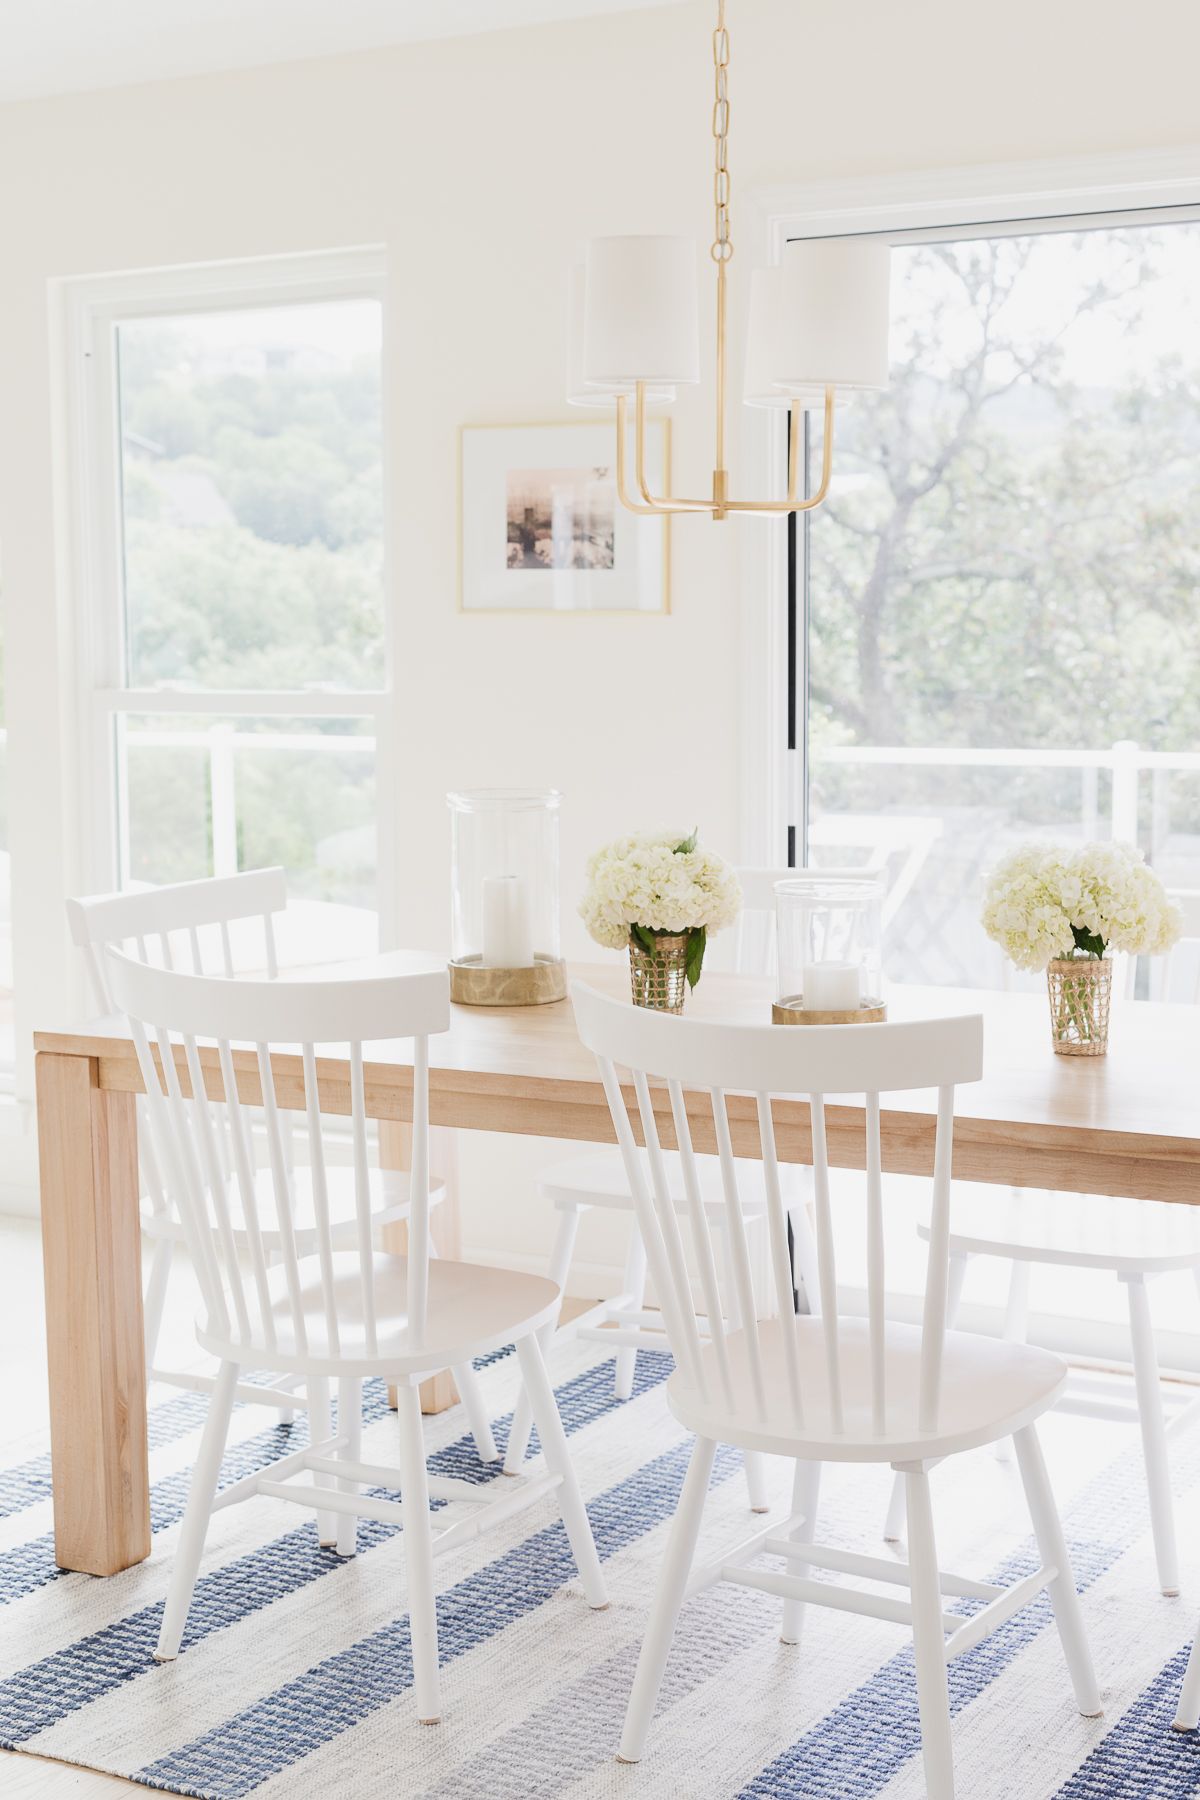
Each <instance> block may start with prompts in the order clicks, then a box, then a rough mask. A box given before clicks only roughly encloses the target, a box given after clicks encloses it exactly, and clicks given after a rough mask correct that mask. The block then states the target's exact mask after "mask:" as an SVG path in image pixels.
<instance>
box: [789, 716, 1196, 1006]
mask: <svg viewBox="0 0 1200 1800" xmlns="http://www.w3.org/2000/svg"><path fill="white" fill-rule="evenodd" d="M1005 770H1011V771H1019V770H1020V771H1027V772H1029V773H1031V774H1037V773H1046V774H1049V773H1052V772H1054V771H1060V772H1063V773H1064V774H1066V775H1067V776H1068V777H1069V776H1070V775H1071V774H1072V773H1074V774H1076V775H1077V777H1078V784H1079V785H1078V802H1077V806H1075V805H1073V803H1072V802H1071V800H1070V798H1069V795H1068V796H1067V797H1065V798H1064V800H1060V801H1059V802H1058V803H1056V804H1055V805H1054V806H1053V808H1052V809H1051V811H1050V813H1049V815H1048V816H1041V815H1040V814H1039V813H1038V811H1037V803H1036V801H1035V802H1034V803H1033V810H1032V811H1031V804H1030V797H1029V796H1028V795H1027V794H1026V795H1021V794H1017V795H1016V796H1013V797H1011V803H1010V795H1009V794H1008V793H1006V792H1005V791H1004V789H1003V788H1002V787H998V788H997V792H996V795H995V798H994V800H990V801H989V800H984V799H982V798H980V797H979V795H978V788H977V786H976V787H975V790H974V791H973V792H972V791H971V790H970V789H968V790H966V791H964V793H963V794H962V796H961V798H959V799H955V798H953V797H947V795H946V793H945V790H944V788H943V791H942V792H941V794H935V793H933V792H930V793H929V794H928V795H926V794H925V793H924V792H922V789H921V785H920V773H921V771H929V773H930V775H931V777H933V776H934V775H935V772H941V774H942V775H943V776H949V777H951V778H952V777H953V775H954V774H955V773H956V772H961V773H962V775H963V776H964V777H966V776H967V775H968V772H970V771H976V772H978V771H982V772H985V773H986V772H987V771H997V772H1002V771H1005ZM841 771H846V772H847V773H849V772H851V771H859V772H860V774H861V777H862V781H861V783H859V784H856V786H857V789H858V791H857V792H855V794H854V797H853V801H851V800H850V798H849V797H848V796H847V795H846V793H845V792H844V791H843V792H842V793H840V794H839V793H837V792H834V793H833V794H830V793H829V792H826V793H825V794H822V792H821V788H822V777H827V778H828V777H835V776H836V775H837V774H838V773H840V772H841ZM876 772H877V773H878V780H877V781H873V780H872V776H873V775H874V774H875V773H876ZM811 773H812V781H813V788H814V790H815V791H814V802H815V804H814V808H813V812H814V820H815V823H814V828H813V834H812V836H813V842H814V844H819V843H820V841H821V828H822V825H825V826H828V824H829V822H830V820H831V818H832V819H835V820H836V821H837V822H838V824H839V825H840V826H841V827H842V828H843V831H844V829H845V827H846V826H847V825H848V824H849V823H850V821H851V820H852V819H853V818H854V817H855V816H860V817H861V818H862V819H863V822H864V826H868V827H869V821H870V819H871V817H872V815H873V816H875V817H880V816H885V817H887V818H889V819H891V820H892V822H893V823H894V824H896V823H902V822H903V819H904V816H905V815H906V814H907V815H908V816H909V820H910V823H911V824H912V826H913V829H914V841H915V836H916V833H917V831H918V828H920V827H927V826H928V823H929V821H930V819H932V818H941V820H942V821H943V829H942V830H941V832H940V833H939V835H938V836H937V837H936V838H935V839H928V838H926V848H925V851H924V859H923V864H922V867H921V868H920V869H919V870H918V871H917V873H916V876H915V878H914V879H913V880H912V882H911V884H910V885H911V894H910V896H909V899H908V901H907V903H906V905H905V906H904V907H903V908H901V909H900V911H899V914H898V916H897V918H896V920H895V921H894V924H893V927H892V931H891V933H890V942H891V956H890V962H891V964H892V970H891V972H892V973H893V974H895V975H896V976H898V977H900V978H902V979H903V978H907V979H910V980H924V981H931V982H938V981H941V982H955V983H963V984H970V985H979V986H993V985H999V984H1000V982H1001V980H1002V979H1005V976H1004V971H1003V965H1002V963H1001V961H1000V958H999V953H998V952H997V951H995V950H994V947H993V946H991V945H990V944H989V943H988V941H987V939H986V938H985V937H984V934H983V932H982V930H981V928H980V925H979V909H980V902H981V899H982V881H983V876H984V873H985V872H986V869H987V868H988V867H989V866H990V865H991V864H992V863H993V862H995V861H996V860H997V859H998V858H999V856H1001V855H1002V854H1003V853H1004V851H1005V850H1006V849H1008V848H1010V847H1011V846H1012V845H1013V844H1015V843H1016V842H1019V841H1021V840H1022V839H1028V838H1031V837H1034V838H1046V837H1050V836H1052V835H1055V834H1057V835H1058V836H1060V837H1068V838H1075V837H1076V836H1077V837H1078V838H1079V839H1080V840H1084V841H1086V840H1090V839H1096V838H1101V839H1102V838H1107V837H1112V838H1120V839H1124V840H1126V841H1129V842H1133V843H1140V844H1141V845H1142V847H1143V849H1144V850H1145V851H1146V853H1147V857H1148V859H1149V861H1150V862H1151V863H1152V864H1153V865H1154V866H1155V867H1156V868H1158V869H1159V871H1160V873H1161V874H1162V875H1163V877H1164V879H1165V880H1166V881H1167V884H1168V886H1170V887H1175V888H1178V887H1184V888H1195V887H1197V886H1200V786H1193V787H1192V789H1191V792H1190V794H1189V798H1188V805H1187V808H1186V811H1187V815H1188V817H1187V818H1186V819H1185V820H1181V818H1180V812H1181V807H1180V805H1179V803H1178V800H1176V805H1175V822H1174V828H1173V821H1172V791H1171V784H1172V780H1173V778H1176V777H1185V778H1186V777H1191V778H1193V781H1195V778H1198V777H1200V752H1197V751H1176V750H1147V749H1143V748H1142V747H1141V746H1140V745H1139V744H1137V743H1136V742H1134V741H1133V740H1132V739H1122V740H1121V741H1119V742H1117V743H1115V744H1113V745H1111V746H1110V747H1109V748H1107V749H1103V750H1050V749H1036V748H1023V747H1022V748H1008V747H1004V746H999V747H994V748H989V749H975V748H969V749H968V748H964V747H959V746H946V747H940V746H939V747H936V748H912V747H909V746H907V745H894V744H889V745H831V746H828V747H823V746H822V747H814V750H813V753H812V771H811ZM1144 776H1145V777H1148V778H1149V779H1148V787H1149V791H1148V793H1147V791H1146V784H1145V783H1144V782H1143V777H1144ZM1105 778H1107V780H1106V782H1105ZM826 785H827V786H828V785H829V783H828V782H827V783H826ZM898 790H899V791H898ZM901 796H902V797H901ZM939 801H940V804H939Z"/></svg>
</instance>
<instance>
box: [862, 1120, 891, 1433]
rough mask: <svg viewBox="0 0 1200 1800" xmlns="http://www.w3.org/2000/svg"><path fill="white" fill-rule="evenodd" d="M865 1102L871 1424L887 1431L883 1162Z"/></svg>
mask: <svg viewBox="0 0 1200 1800" xmlns="http://www.w3.org/2000/svg"><path fill="white" fill-rule="evenodd" d="M866 1102H867V1107H866V1110H867V1158H866V1160H867V1328H868V1331H869V1333H870V1340H871V1423H872V1425H873V1427H874V1429H875V1431H877V1432H878V1433H879V1435H880V1436H881V1437H882V1436H883V1434H884V1432H885V1431H886V1430H887V1341H886V1334H887V1317H886V1312H887V1294H886V1288H885V1285H884V1236H883V1158H882V1152H881V1148H880V1142H879V1095H878V1094H868V1095H867V1097H866Z"/></svg>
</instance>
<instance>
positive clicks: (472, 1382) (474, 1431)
mask: <svg viewBox="0 0 1200 1800" xmlns="http://www.w3.org/2000/svg"><path fill="white" fill-rule="evenodd" d="M450 1373H451V1374H452V1375H453V1377H454V1385H455V1387H457V1389H458V1395H459V1399H460V1400H461V1401H462V1403H463V1406H464V1407H465V1409H466V1414H467V1422H468V1423H469V1425H470V1427H471V1436H472V1437H473V1438H474V1439H475V1448H476V1450H478V1452H479V1460H480V1462H485V1463H494V1462H496V1461H498V1459H499V1456H500V1452H499V1451H498V1450H497V1448H496V1440H495V1438H494V1437H493V1436H492V1422H491V1420H490V1419H489V1418H488V1413H487V1407H486V1405H485V1404H484V1399H483V1389H482V1388H481V1387H480V1385H479V1376H478V1375H477V1374H476V1373H475V1368H474V1365H473V1364H472V1363H455V1365H454V1367H453V1368H452V1369H451V1371H450Z"/></svg>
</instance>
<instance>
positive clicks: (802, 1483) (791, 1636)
mask: <svg viewBox="0 0 1200 1800" xmlns="http://www.w3.org/2000/svg"><path fill="white" fill-rule="evenodd" d="M820 1492H821V1465H820V1463H817V1462H801V1461H800V1459H799V1458H797V1460H796V1473H795V1476H794V1478H793V1481H792V1518H793V1520H795V1519H798V1520H799V1521H800V1523H799V1524H798V1525H794V1526H793V1528H792V1529H791V1530H790V1531H789V1532H788V1534H787V1535H788V1537H789V1539H790V1540H791V1541H792V1542H793V1543H795V1544H811V1543H812V1541H813V1533H814V1531H815V1530H816V1528H817V1502H818V1500H819V1498H820ZM787 1572H788V1574H789V1575H796V1576H799V1578H800V1579H801V1580H803V1579H804V1578H805V1577H806V1576H807V1574H808V1564H807V1563H805V1562H793V1561H792V1559H791V1557H789V1558H788V1570H787ZM803 1623H804V1602H803V1600H785V1601H784V1603H783V1624H782V1625H781V1626H780V1628H779V1641H780V1643H781V1644H798V1643H799V1642H800V1630H801V1627H802V1625H803Z"/></svg>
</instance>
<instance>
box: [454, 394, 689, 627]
mask: <svg viewBox="0 0 1200 1800" xmlns="http://www.w3.org/2000/svg"><path fill="white" fill-rule="evenodd" d="M615 451H616V427H615V424H614V423H613V421H612V420H609V419H605V420H604V421H603V422H599V421H593V420H585V421H582V422H581V423H579V424H568V425H466V426H464V427H463V432H462V463H461V470H460V479H461V509H462V518H461V547H460V559H461V560H460V565H459V570H460V590H459V603H460V605H461V607H462V609H463V611H464V612H666V611H667V610H668V606H669V586H670V556H669V543H670V540H669V537H668V531H669V526H670V519H669V518H668V517H666V516H664V517H663V518H648V517H646V516H645V515H644V514H641V513H632V512H629V511H628V510H627V509H626V508H625V507H623V506H622V505H621V502H620V501H619V500H618V498H617V471H616V456H615ZM646 453H647V469H646V475H647V480H648V482H649V485H650V491H651V492H652V493H659V494H661V493H665V492H667V491H668V486H669V480H670V473H671V469H670V421H669V420H667V419H653V420H651V421H650V423H649V424H648V426H647V438H646ZM628 466H629V470H630V480H631V482H632V480H633V432H632V428H631V429H630V441H629V463H628Z"/></svg>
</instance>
